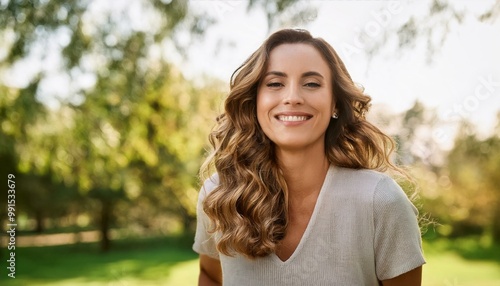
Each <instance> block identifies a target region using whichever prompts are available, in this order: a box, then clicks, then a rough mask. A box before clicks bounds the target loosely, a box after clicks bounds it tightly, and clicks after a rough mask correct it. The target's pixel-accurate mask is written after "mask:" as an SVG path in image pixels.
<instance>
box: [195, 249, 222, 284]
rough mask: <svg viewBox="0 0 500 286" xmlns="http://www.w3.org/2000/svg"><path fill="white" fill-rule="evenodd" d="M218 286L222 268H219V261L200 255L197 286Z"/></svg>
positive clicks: (220, 280) (220, 281)
mask: <svg viewBox="0 0 500 286" xmlns="http://www.w3.org/2000/svg"><path fill="white" fill-rule="evenodd" d="M220 285H222V268H221V266H220V260H218V259H214V258H211V257H210V256H207V255H203V254H201V255H200V277H199V280H198V286H220Z"/></svg>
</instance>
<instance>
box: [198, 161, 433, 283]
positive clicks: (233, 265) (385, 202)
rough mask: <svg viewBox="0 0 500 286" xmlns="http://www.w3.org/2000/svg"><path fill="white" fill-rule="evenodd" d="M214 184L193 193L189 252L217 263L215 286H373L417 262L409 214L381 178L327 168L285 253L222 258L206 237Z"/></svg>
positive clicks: (408, 206)
mask: <svg viewBox="0 0 500 286" xmlns="http://www.w3.org/2000/svg"><path fill="white" fill-rule="evenodd" d="M217 184H218V177H217V175H214V176H213V177H212V178H210V179H208V180H207V181H206V182H205V183H204V185H203V187H202V188H201V191H200V195H199V199H198V208H197V229H196V236H195V242H194V245H193V250H194V251H196V252H197V253H199V254H205V255H208V256H210V257H212V258H215V259H219V260H220V262H221V266H222V277H223V285H225V286H226V285H227V286H231V285H235V286H250V285H270V286H275V285H287V286H288V285H300V286H303V285H380V281H381V280H385V279H390V278H393V277H396V276H399V275H401V274H403V273H406V272H408V271H410V270H412V269H414V268H416V267H419V266H421V265H422V264H424V263H425V260H424V257H423V253H422V242H421V235H420V230H419V227H418V222H417V215H418V212H417V209H416V208H415V207H414V206H413V204H412V203H411V202H410V200H409V199H408V197H407V196H406V194H405V193H404V192H403V190H402V189H401V188H400V187H399V185H398V184H397V183H396V182H395V181H394V180H393V179H391V178H390V177H388V176H387V175H385V174H382V173H379V172H376V171H372V170H355V169H348V168H340V167H334V166H330V168H329V169H328V172H327V174H326V177H325V180H324V182H323V186H322V187H321V191H320V193H319V195H318V198H317V201H316V205H315V207H314V210H313V213H312V215H311V218H310V220H309V223H308V225H307V227H306V230H305V231H304V234H303V235H302V238H301V239H300V242H299V244H298V245H297V247H296V249H295V251H294V252H293V254H292V255H291V256H290V257H289V258H288V259H287V260H285V261H281V259H280V258H279V257H278V256H277V255H276V254H270V255H268V256H266V257H262V258H256V259H253V260H250V259H248V258H245V257H244V256H242V255H240V254H235V255H234V256H226V255H223V254H221V253H219V252H218V251H217V249H216V244H217V237H218V234H217V233H215V234H210V233H208V232H207V229H209V227H210V220H209V219H208V217H207V216H206V214H205V212H204V211H203V207H202V203H203V200H204V198H205V197H206V196H207V194H209V193H210V192H211V191H212V190H213V189H214V188H215V187H216V186H217Z"/></svg>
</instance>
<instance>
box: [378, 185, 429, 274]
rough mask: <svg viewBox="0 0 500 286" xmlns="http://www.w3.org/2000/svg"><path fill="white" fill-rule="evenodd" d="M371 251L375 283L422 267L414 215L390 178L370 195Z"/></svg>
mask: <svg viewBox="0 0 500 286" xmlns="http://www.w3.org/2000/svg"><path fill="white" fill-rule="evenodd" d="M373 215H374V231H375V235H374V248H375V249H374V250H375V267H376V272H377V278H378V279H379V280H386V279H391V278H394V277H396V276H399V275H401V274H404V273H406V272H408V271H410V270H412V269H415V268H417V267H419V266H421V265H423V264H425V259H424V256H423V252H422V238H421V233H420V228H419V225H418V219H417V216H418V211H417V209H416V208H415V206H414V205H413V204H412V203H411V202H410V200H409V199H408V197H407V196H406V194H405V193H404V192H403V190H402V189H401V187H399V185H398V184H397V183H396V182H395V181H394V180H393V179H391V178H389V177H385V178H383V179H381V180H380V181H379V182H378V184H377V187H376V189H375V192H374V200H373Z"/></svg>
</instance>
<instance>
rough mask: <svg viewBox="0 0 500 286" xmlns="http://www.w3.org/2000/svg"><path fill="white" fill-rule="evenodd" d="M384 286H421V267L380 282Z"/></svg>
mask: <svg viewBox="0 0 500 286" xmlns="http://www.w3.org/2000/svg"><path fill="white" fill-rule="evenodd" d="M382 285H384V286H420V285H422V266H420V267H417V268H415V269H413V270H410V271H408V272H406V273H403V274H401V275H399V276H397V277H394V278H391V279H387V280H384V281H382Z"/></svg>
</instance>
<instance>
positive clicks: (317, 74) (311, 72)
mask: <svg viewBox="0 0 500 286" xmlns="http://www.w3.org/2000/svg"><path fill="white" fill-rule="evenodd" d="M308 76H319V77H321V78H324V77H323V75H321V74H320V73H319V72H315V71H308V72H305V73H303V74H302V77H308Z"/></svg>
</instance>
